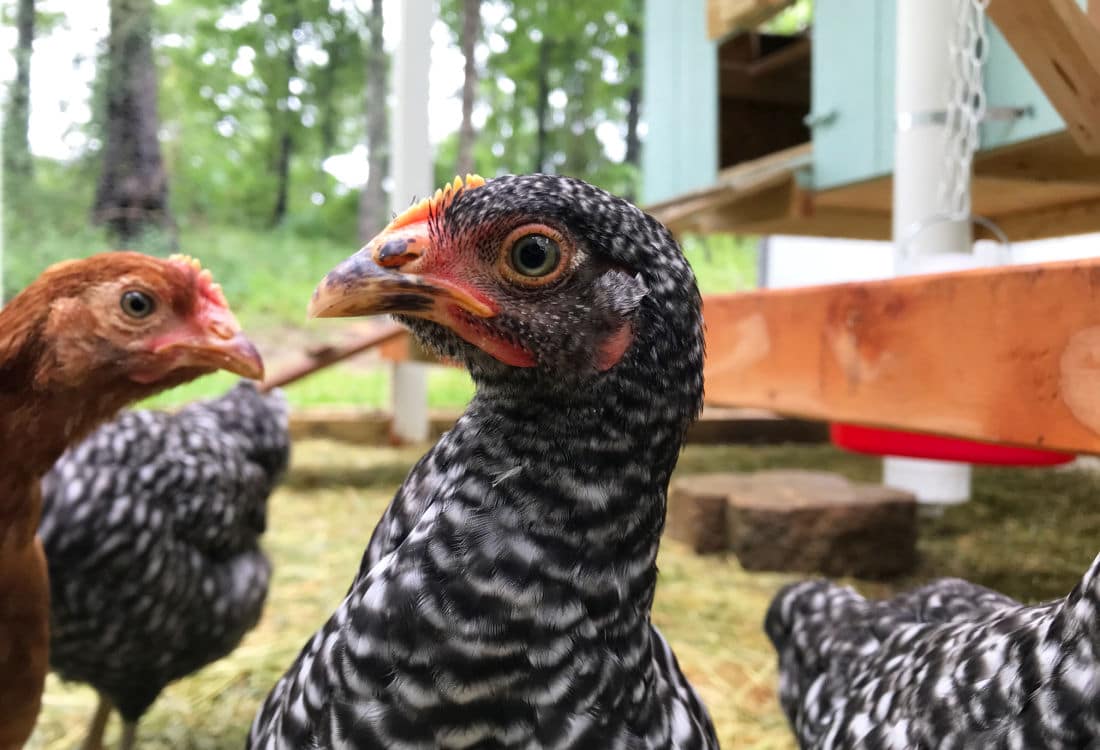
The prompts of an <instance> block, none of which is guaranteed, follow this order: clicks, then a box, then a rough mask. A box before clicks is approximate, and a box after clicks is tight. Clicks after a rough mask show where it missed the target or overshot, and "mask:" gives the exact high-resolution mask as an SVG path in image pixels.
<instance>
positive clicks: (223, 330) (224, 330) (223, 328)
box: [210, 321, 236, 339]
mask: <svg viewBox="0 0 1100 750" xmlns="http://www.w3.org/2000/svg"><path fill="white" fill-rule="evenodd" d="M210 332H211V333H213V334H214V335H215V336H217V337H218V338H220V339H231V338H233V337H234V336H235V335H236V333H235V332H234V331H233V329H232V328H230V327H229V326H227V325H226V324H225V323H222V322H220V321H219V322H216V323H213V324H212V325H211V326H210Z"/></svg>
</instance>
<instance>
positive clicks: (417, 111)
mask: <svg viewBox="0 0 1100 750" xmlns="http://www.w3.org/2000/svg"><path fill="white" fill-rule="evenodd" d="M398 7H399V8H400V13H401V41H400V43H399V44H398V47H397V54H396V55H395V57H394V65H393V89H394V101H395V106H394V113H393V129H392V133H393V141H392V143H393V152H392V157H393V205H394V207H395V208H396V209H397V210H401V209H403V208H405V207H406V206H408V205H409V204H410V203H411V202H412V200H413V199H414V198H423V197H424V196H426V195H430V194H431V192H432V148H431V143H430V142H429V140H428V64H429V55H428V50H430V49H431V47H432V40H431V30H432V23H433V22H434V20H435V9H434V3H433V2H432V0H406V2H402V3H398ZM375 106H385V104H384V103H383V102H376V103H375ZM427 368H428V365H426V364H425V363H423V362H416V361H413V360H409V361H406V362H400V363H397V364H395V365H394V366H393V372H392V374H391V378H390V383H391V393H392V399H391V404H392V406H393V427H392V433H391V434H392V437H393V439H394V440H395V441H398V442H420V441H423V440H427V439H428V371H427Z"/></svg>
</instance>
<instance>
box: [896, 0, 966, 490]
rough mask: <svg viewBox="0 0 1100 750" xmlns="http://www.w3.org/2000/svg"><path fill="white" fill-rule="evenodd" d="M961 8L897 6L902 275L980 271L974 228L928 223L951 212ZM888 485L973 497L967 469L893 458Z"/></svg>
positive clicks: (926, 3)
mask: <svg viewBox="0 0 1100 750" xmlns="http://www.w3.org/2000/svg"><path fill="white" fill-rule="evenodd" d="M957 7H958V5H957V2H956V1H955V0H898V3H897V48H896V58H895V59H896V65H897V69H896V71H895V76H896V81H897V89H896V99H895V107H896V115H897V119H896V123H895V125H896V130H895V136H894V138H895V140H894V226H893V232H894V242H895V245H894V248H895V249H894V253H895V255H894V259H895V263H894V269H895V274H896V275H898V276H902V275H907V274H914V273H928V272H931V271H939V270H948V269H956V268H964V267H971V266H973V265H976V263H975V261H974V257H973V255H972V254H971V247H972V245H973V239H972V236H971V230H970V223H969V222H967V221H943V220H942V219H941V220H938V221H935V223H931V221H930V220H931V219H933V217H935V216H937V215H938V214H941V213H942V212H943V211H945V210H946V208H947V207H946V206H944V205H943V203H942V201H941V198H940V194H939V186H940V181H941V176H942V175H943V171H944V168H945V165H946V163H947V158H948V156H947V149H946V143H947V141H946V138H945V136H946V133H945V122H944V118H943V113H944V112H945V111H946V110H947V105H948V99H949V96H950V82H951V78H952V75H953V74H954V71H953V68H952V60H951V55H950V54H949V49H950V46H949V45H950V41H951V38H952V35H953V34H954V29H955V23H956V18H957ZM917 228H920V229H921V231H920V233H919V234H915V233H914V232H915V230H916V229H917ZM944 335H950V332H948V331H945V332H944ZM883 481H884V483H885V484H887V485H890V486H892V487H900V488H902V489H906V490H909V491H910V492H913V493H915V494H916V495H917V498H918V499H919V500H920V501H921V502H925V503H957V502H963V501H965V500H967V499H969V497H970V466H969V465H967V464H958V463H945V462H940V461H925V460H915V459H908V458H895V457H890V458H887V459H885V461H884V462H883Z"/></svg>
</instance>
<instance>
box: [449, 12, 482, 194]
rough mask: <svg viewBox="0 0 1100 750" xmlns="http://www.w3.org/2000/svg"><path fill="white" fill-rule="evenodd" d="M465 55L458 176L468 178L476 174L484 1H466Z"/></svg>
mask: <svg viewBox="0 0 1100 750" xmlns="http://www.w3.org/2000/svg"><path fill="white" fill-rule="evenodd" d="M462 10H463V15H462V55H463V57H465V58H466V68H465V77H464V78H463V80H462V125H461V127H459V129H458V159H457V163H456V164H455V172H456V173H457V174H459V175H465V174H468V173H470V172H473V171H474V140H475V139H476V135H477V134H476V133H475V132H474V120H473V116H474V96H475V95H476V94H477V62H476V61H475V60H474V48H475V47H476V46H477V40H478V37H480V36H481V0H463V5H462Z"/></svg>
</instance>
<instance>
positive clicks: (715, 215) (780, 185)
mask: <svg viewBox="0 0 1100 750" xmlns="http://www.w3.org/2000/svg"><path fill="white" fill-rule="evenodd" d="M812 161H813V151H812V145H811V144H809V143H805V144H802V145H799V146H794V147H792V148H788V149H784V150H782V151H777V152H775V153H774V154H769V155H768V156H765V157H762V158H760V159H754V160H751V161H747V162H744V163H742V164H738V165H737V166H734V167H730V168H728V169H725V170H722V171H721V172H720V173H719V174H718V177H717V179H716V180H715V182H714V183H713V184H712V185H710V186H708V187H706V188H704V189H701V190H695V191H692V192H689V193H685V194H683V195H680V196H676V197H675V198H671V199H668V200H665V201H661V202H659V203H655V204H652V205H650V206H648V207H647V210H648V211H649V212H650V213H652V214H653V215H654V216H656V217H657V218H658V219H660V220H661V221H663V222H664V223H665V224H666V225H668V227H669V228H670V229H671V230H672V231H673V232H674V233H676V234H684V233H690V232H698V233H702V234H707V233H717V232H733V233H739V234H793V235H806V236H817V237H841V238H850V239H870V240H889V239H890V235H891V221H890V210H891V204H892V200H893V184H892V177H891V175H883V176H881V177H877V178H873V179H870V180H865V181H861V182H855V183H851V184H848V185H842V186H840V187H835V188H831V189H829V190H819V191H815V190H813V189H811V188H808V187H805V186H804V185H803V182H804V180H800V175H801V174H803V173H804V172H805V170H806V169H808V168H809V167H810V166H811V165H812ZM973 188H974V192H973V206H974V212H975V213H977V214H979V215H981V216H984V217H986V218H989V219H991V220H992V221H994V222H995V223H996V224H997V225H998V226H999V227H1000V228H1001V229H1002V230H1003V231H1004V233H1005V234H1006V235H1007V236H1008V238H1009V239H1010V240H1013V241H1022V240H1030V239H1040V238H1044V237H1059V236H1066V235H1071V234H1083V233H1087V232H1095V231H1100V155H1097V156H1083V155H1082V154H1081V152H1080V150H1079V149H1078V147H1077V145H1076V143H1075V141H1074V139H1073V138H1072V136H1071V135H1070V134H1069V133H1067V132H1065V131H1063V132H1060V133H1055V134H1052V135H1047V136H1043V137H1039V138H1033V139H1030V140H1027V141H1023V142H1020V143H1015V144H1011V145H1008V146H1004V147H1001V148H998V149H994V150H991V151H985V152H982V153H979V154H978V155H977V156H976V158H975V174H974V183H973ZM975 236H977V237H978V238H985V239H988V238H991V237H992V235H991V233H990V232H989V231H988V230H986V229H984V228H982V227H980V226H976V227H975Z"/></svg>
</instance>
